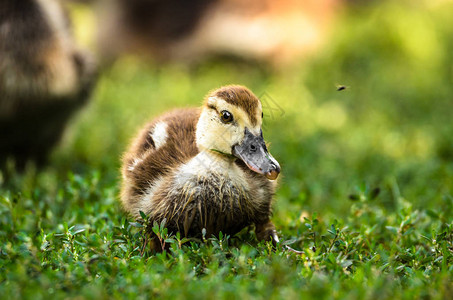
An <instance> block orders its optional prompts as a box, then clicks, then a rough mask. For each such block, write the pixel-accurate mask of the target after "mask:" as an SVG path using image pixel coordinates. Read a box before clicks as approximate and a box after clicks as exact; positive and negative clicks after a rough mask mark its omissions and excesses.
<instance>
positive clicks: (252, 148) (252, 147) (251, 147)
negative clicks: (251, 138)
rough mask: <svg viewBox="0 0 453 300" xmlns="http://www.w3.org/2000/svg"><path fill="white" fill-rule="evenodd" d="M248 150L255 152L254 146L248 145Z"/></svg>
mask: <svg viewBox="0 0 453 300" xmlns="http://www.w3.org/2000/svg"><path fill="white" fill-rule="evenodd" d="M250 150H251V151H253V152H255V151H256V146H255V145H253V144H252V145H250Z"/></svg>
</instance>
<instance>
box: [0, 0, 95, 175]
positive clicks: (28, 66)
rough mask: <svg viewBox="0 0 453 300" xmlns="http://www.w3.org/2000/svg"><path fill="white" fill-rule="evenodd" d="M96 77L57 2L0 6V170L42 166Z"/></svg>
mask: <svg viewBox="0 0 453 300" xmlns="http://www.w3.org/2000/svg"><path fill="white" fill-rule="evenodd" d="M95 77H96V66H95V63H94V61H93V59H92V58H91V56H90V55H89V54H88V53H86V52H83V51H81V50H80V49H78V48H77V46H76V45H75V43H74V40H73V38H72V36H71V25H70V21H69V18H68V15H67V14H66V12H65V11H64V10H63V8H62V7H61V5H60V2H57V1H55V0H20V1H17V0H2V1H1V2H0V165H4V163H5V162H6V160H7V159H8V157H13V158H14V159H15V161H16V165H17V166H18V167H19V168H21V167H23V166H25V164H26V162H27V161H29V160H33V161H35V162H36V163H37V164H38V165H41V164H43V163H44V162H45V161H46V158H47V156H48V154H49V152H50V150H51V149H52V148H53V147H54V146H55V144H56V143H57V142H58V141H59V139H60V137H61V135H62V133H63V129H64V127H65V124H66V123H67V121H68V119H69V118H70V117H71V115H72V114H73V113H74V112H75V111H76V110H77V109H78V108H80V107H81V106H82V105H83V104H84V103H85V102H86V101H87V99H88V97H89V95H90V91H91V90H92V86H93V83H94V81H95Z"/></svg>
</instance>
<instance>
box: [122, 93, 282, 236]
mask: <svg viewBox="0 0 453 300" xmlns="http://www.w3.org/2000/svg"><path fill="white" fill-rule="evenodd" d="M262 117H263V112H262V106H261V102H260V100H259V99H258V98H257V97H256V96H255V95H254V94H253V93H252V92H251V91H250V90H249V89H247V88H246V87H244V86H240V85H229V86H224V87H221V88H219V89H217V90H214V91H212V92H210V93H209V94H208V95H207V96H206V97H205V100H204V103H203V105H202V107H201V108H191V109H179V110H175V111H172V112H170V113H168V114H165V115H163V116H161V117H159V118H157V119H156V120H154V121H152V122H150V123H148V124H147V125H145V127H144V128H143V130H141V132H140V133H139V134H138V136H137V137H136V138H135V139H134V140H133V142H132V145H131V147H130V149H129V151H128V152H126V153H125V155H124V156H123V161H122V164H123V165H122V178H123V181H122V189H121V201H122V205H123V207H124V209H125V210H126V211H127V212H128V213H130V214H131V215H132V216H133V217H135V218H138V219H140V211H142V212H144V213H145V214H146V215H148V217H149V220H150V221H151V222H154V221H157V222H158V223H160V222H161V221H162V220H163V219H166V227H167V228H168V231H169V232H172V233H174V234H175V233H176V232H180V234H181V236H182V237H195V238H197V237H200V236H201V233H202V230H203V229H205V230H206V236H212V235H217V234H218V233H219V232H222V233H224V234H229V235H233V234H235V233H237V232H239V231H240V230H242V229H243V228H245V227H246V226H249V225H252V224H254V225H255V232H256V236H257V238H258V239H259V240H266V241H272V242H273V243H274V244H275V243H277V242H278V241H279V239H278V236H277V233H276V230H275V226H274V224H273V223H272V221H271V220H270V217H271V204H272V198H273V195H274V191H275V188H276V180H275V179H277V177H278V175H279V173H280V165H279V163H278V162H277V161H276V160H275V159H274V158H273V157H272V155H271V154H270V153H269V152H268V150H267V147H266V144H265V142H264V138H263V131H262V129H261V125H262Z"/></svg>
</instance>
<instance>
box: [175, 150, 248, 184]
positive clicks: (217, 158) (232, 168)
mask: <svg viewBox="0 0 453 300" xmlns="http://www.w3.org/2000/svg"><path fill="white" fill-rule="evenodd" d="M211 174H216V175H218V176H221V177H222V178H224V179H225V181H229V182H230V183H231V184H232V185H235V186H237V187H238V188H241V189H243V190H248V188H249V187H248V184H247V180H246V178H245V176H244V172H243V171H242V170H241V169H240V168H239V167H238V166H237V165H236V164H235V163H234V160H232V159H230V158H225V157H224V156H222V155H219V154H216V153H212V152H211V151H202V152H200V153H199V154H198V155H197V156H195V157H194V158H192V159H191V160H190V161H189V162H187V163H186V164H184V165H182V166H181V167H180V168H179V169H178V171H177V173H176V174H175V175H176V176H175V185H184V184H185V183H186V182H187V181H188V180H193V179H194V178H203V177H208V176H210V175H211Z"/></svg>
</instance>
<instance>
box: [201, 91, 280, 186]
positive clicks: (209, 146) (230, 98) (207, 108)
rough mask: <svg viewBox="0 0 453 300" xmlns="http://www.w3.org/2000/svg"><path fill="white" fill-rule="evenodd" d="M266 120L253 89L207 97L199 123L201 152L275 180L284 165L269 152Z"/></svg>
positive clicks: (217, 93) (218, 92) (212, 94)
mask: <svg viewBox="0 0 453 300" xmlns="http://www.w3.org/2000/svg"><path fill="white" fill-rule="evenodd" d="M262 119H263V109H262V106H261V102H260V100H259V99H258V98H257V97H256V96H255V95H254V94H253V93H252V92H251V91H250V90H249V89H247V88H246V87H244V86H239V85H229V86H224V87H221V88H219V89H217V90H214V91H212V92H211V93H209V94H208V96H207V97H206V100H205V102H204V105H203V107H202V111H201V115H200V118H199V120H198V123H197V131H196V142H197V146H198V148H199V149H200V151H214V152H217V153H220V154H223V155H226V156H229V157H235V158H237V159H240V160H242V161H243V162H244V163H245V164H246V165H247V167H249V168H250V169H251V170H252V171H254V172H257V173H259V174H263V175H265V176H266V177H267V178H268V179H271V180H274V179H276V178H277V176H278V174H279V173H280V165H279V164H278V162H277V161H276V160H275V158H273V157H272V155H271V154H270V153H269V152H268V150H267V147H266V144H265V142H264V138H263V131H262V129H261V125H262Z"/></svg>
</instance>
